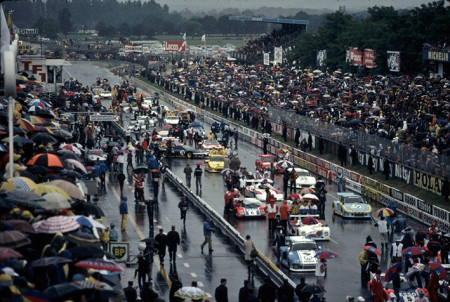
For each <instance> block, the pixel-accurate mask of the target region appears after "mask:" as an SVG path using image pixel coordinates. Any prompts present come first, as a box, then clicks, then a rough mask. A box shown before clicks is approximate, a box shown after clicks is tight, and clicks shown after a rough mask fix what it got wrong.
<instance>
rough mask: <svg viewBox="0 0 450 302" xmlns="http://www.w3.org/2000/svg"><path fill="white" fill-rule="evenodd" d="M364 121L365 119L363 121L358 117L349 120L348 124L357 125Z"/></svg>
mask: <svg viewBox="0 0 450 302" xmlns="http://www.w3.org/2000/svg"><path fill="white" fill-rule="evenodd" d="M344 115H345V114H344ZM362 123H363V121H361V120H360V119H358V118H357V119H352V120H349V121H348V122H347V126H355V125H359V124H362Z"/></svg>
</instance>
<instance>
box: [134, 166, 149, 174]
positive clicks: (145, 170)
mask: <svg viewBox="0 0 450 302" xmlns="http://www.w3.org/2000/svg"><path fill="white" fill-rule="evenodd" d="M133 173H136V174H139V173H148V167H146V166H139V167H136V168H134V169H133Z"/></svg>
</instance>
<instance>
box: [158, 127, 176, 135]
mask: <svg viewBox="0 0 450 302" xmlns="http://www.w3.org/2000/svg"><path fill="white" fill-rule="evenodd" d="M156 132H158V135H159V136H161V137H169V136H171V135H172V126H171V125H162V127H161V128H159V129H158V130H156Z"/></svg>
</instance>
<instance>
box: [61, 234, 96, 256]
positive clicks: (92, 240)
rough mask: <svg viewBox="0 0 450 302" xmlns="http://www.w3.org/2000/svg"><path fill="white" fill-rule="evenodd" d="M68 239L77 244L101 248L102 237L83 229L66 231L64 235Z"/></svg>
mask: <svg viewBox="0 0 450 302" xmlns="http://www.w3.org/2000/svg"><path fill="white" fill-rule="evenodd" d="M64 236H65V237H66V239H67V240H69V241H70V242H72V243H73V244H75V245H77V246H94V247H97V248H100V239H98V238H97V237H95V235H94V234H90V233H86V232H83V231H81V230H78V231H75V232H70V233H66V234H65V235H64ZM88 258H92V257H91V256H88V257H86V258H85V259H88Z"/></svg>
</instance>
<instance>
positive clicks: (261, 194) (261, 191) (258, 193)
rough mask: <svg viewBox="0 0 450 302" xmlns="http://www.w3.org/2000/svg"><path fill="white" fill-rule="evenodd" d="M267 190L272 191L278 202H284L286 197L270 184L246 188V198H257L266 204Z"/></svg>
mask: <svg viewBox="0 0 450 302" xmlns="http://www.w3.org/2000/svg"><path fill="white" fill-rule="evenodd" d="M266 188H268V189H269V190H270V193H272V195H273V196H274V197H275V198H276V199H277V201H283V199H284V195H283V193H281V190H279V189H275V188H274V187H273V186H272V185H270V184H269V183H267V184H262V183H260V184H256V185H252V186H247V187H245V196H247V197H255V198H256V199H258V200H260V201H262V202H266Z"/></svg>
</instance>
